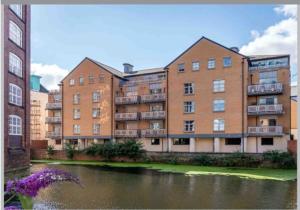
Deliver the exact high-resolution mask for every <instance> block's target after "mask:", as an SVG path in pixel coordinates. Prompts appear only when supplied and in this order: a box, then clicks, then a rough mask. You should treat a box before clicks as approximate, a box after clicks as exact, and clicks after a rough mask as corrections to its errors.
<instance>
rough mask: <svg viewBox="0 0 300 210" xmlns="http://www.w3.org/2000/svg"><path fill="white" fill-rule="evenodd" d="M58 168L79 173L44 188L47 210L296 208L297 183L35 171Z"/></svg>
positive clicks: (106, 170) (140, 172) (129, 171)
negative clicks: (73, 178)
mask: <svg viewBox="0 0 300 210" xmlns="http://www.w3.org/2000/svg"><path fill="white" fill-rule="evenodd" d="M45 167H52V168H59V169H63V170H66V171H69V172H72V173H73V174H76V175H77V176H79V178H80V180H81V181H82V183H83V185H84V188H80V187H79V186H77V185H75V184H73V183H60V184H55V185H53V186H51V187H49V188H47V189H44V190H41V191H40V193H39V195H38V196H37V197H36V199H35V208H36V209H48V208H56V209H61V208H73V209H74V208H82V209H87V208H93V209H94V208H184V209H187V208H272V209H275V208H295V205H296V181H289V182H280V181H267V180H251V179H240V178H238V177H232V176H207V175H205V176H185V175H182V174H174V173H161V172H157V171H155V170H147V169H142V168H110V167H92V166H67V165H46V164H34V165H33V166H32V168H31V170H32V171H38V170H41V169H43V168H45Z"/></svg>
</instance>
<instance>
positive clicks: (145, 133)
mask: <svg viewBox="0 0 300 210" xmlns="http://www.w3.org/2000/svg"><path fill="white" fill-rule="evenodd" d="M164 135H166V129H145V130H141V136H142V137H161V136H164Z"/></svg>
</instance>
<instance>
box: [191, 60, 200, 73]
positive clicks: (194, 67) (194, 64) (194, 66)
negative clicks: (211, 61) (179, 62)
mask: <svg viewBox="0 0 300 210" xmlns="http://www.w3.org/2000/svg"><path fill="white" fill-rule="evenodd" d="M192 70H193V71H198V70H200V63H199V62H198V61H197V62H196V61H194V62H192Z"/></svg>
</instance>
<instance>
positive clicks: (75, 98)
mask: <svg viewBox="0 0 300 210" xmlns="http://www.w3.org/2000/svg"><path fill="white" fill-rule="evenodd" d="M79 103H80V94H79V93H76V94H74V95H73V104H79Z"/></svg>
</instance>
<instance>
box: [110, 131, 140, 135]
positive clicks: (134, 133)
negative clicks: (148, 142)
mask: <svg viewBox="0 0 300 210" xmlns="http://www.w3.org/2000/svg"><path fill="white" fill-rule="evenodd" d="M115 136H116V137H139V132H138V130H116V131H115Z"/></svg>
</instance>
